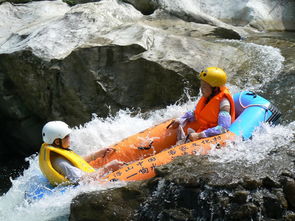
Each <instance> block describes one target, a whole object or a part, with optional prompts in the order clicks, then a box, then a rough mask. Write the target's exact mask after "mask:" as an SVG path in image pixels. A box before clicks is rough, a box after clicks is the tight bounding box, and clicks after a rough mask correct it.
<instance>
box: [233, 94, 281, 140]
mask: <svg viewBox="0 0 295 221" xmlns="http://www.w3.org/2000/svg"><path fill="white" fill-rule="evenodd" d="M233 98H234V102H235V109H236V120H235V121H234V122H233V123H232V125H231V126H230V128H229V131H231V132H233V133H235V134H237V135H238V136H242V137H243V139H249V138H250V137H251V136H252V133H253V131H254V130H255V128H256V127H258V126H260V124H261V123H262V122H269V123H271V124H277V123H278V119H279V117H280V116H281V113H280V112H279V111H278V109H277V108H276V107H275V106H273V105H272V104H271V103H270V102H269V101H268V100H266V99H264V98H263V97H261V96H259V95H257V94H255V93H254V92H251V91H244V92H241V93H237V94H234V96H233Z"/></svg>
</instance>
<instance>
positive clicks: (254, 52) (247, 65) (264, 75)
mask: <svg viewBox="0 0 295 221" xmlns="http://www.w3.org/2000/svg"><path fill="white" fill-rule="evenodd" d="M217 42H221V43H225V44H227V45H231V46H233V47H236V48H238V49H240V50H241V51H243V52H244V53H245V55H246V56H247V59H246V61H245V62H238V64H239V65H238V66H236V67H233V68H232V70H230V71H229V73H235V72H236V71H235V70H234V69H237V67H238V70H240V71H239V72H238V73H236V74H235V75H234V76H230V82H231V83H232V84H234V85H236V86H238V88H239V89H240V90H254V91H260V90H261V88H262V87H263V86H264V85H266V84H267V83H269V82H271V81H272V80H273V79H275V78H276V77H278V76H279V75H280V73H281V71H282V70H283V62H284V61H285V58H284V57H283V56H282V55H281V52H280V49H278V48H274V47H271V46H264V45H258V44H254V43H247V42H243V41H238V40H218V41H217ZM233 56H235V55H233ZM230 60H236V59H234V58H233V59H230ZM244 60H245V59H243V61H244Z"/></svg>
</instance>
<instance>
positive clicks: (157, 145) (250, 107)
mask: <svg viewBox="0 0 295 221" xmlns="http://www.w3.org/2000/svg"><path fill="white" fill-rule="evenodd" d="M233 97H234V102H235V109H236V120H235V121H234V122H233V123H232V125H231V126H230V128H229V131H228V132H226V133H224V134H220V135H218V136H214V137H209V138H204V139H201V140H197V141H194V142H190V143H186V144H182V145H178V146H175V144H176V141H177V129H167V127H168V125H169V124H170V123H171V122H172V120H169V121H166V122H164V123H162V124H159V125H157V126H154V127H152V128H149V129H147V130H145V131H143V132H141V133H138V134H135V135H133V136H131V137H129V138H126V139H125V140H123V141H121V142H119V143H118V144H116V145H114V146H112V148H114V149H115V150H116V151H115V152H113V153H112V154H111V155H110V156H107V157H105V158H102V159H97V160H95V161H93V162H91V163H90V164H91V165H92V166H93V167H94V168H99V167H101V166H103V165H104V164H106V163H108V162H110V161H112V160H120V161H123V162H126V163H128V164H129V165H127V166H125V167H123V168H121V169H119V170H117V171H115V172H113V173H111V174H109V175H108V176H106V177H105V178H106V180H122V181H134V180H145V179H149V178H152V177H153V176H155V170H154V168H155V167H157V166H160V165H163V164H167V163H169V162H171V161H172V160H173V159H174V158H175V157H177V156H182V155H187V154H207V153H208V151H210V150H211V149H212V148H214V147H218V148H219V147H222V146H225V145H226V142H227V141H232V140H234V139H235V137H237V136H240V137H242V138H243V139H249V138H251V136H252V133H253V131H254V130H255V128H256V127H258V126H260V124H261V123H262V122H268V123H270V124H276V123H277V122H278V119H279V118H280V116H281V113H280V112H279V111H278V110H277V108H276V107H275V106H273V105H272V104H271V103H270V102H269V101H268V100H266V99H264V98H263V97H261V96H259V95H257V94H255V93H254V92H251V91H245V92H241V93H237V94H235V95H234V96H233ZM186 129H187V128H184V130H186Z"/></svg>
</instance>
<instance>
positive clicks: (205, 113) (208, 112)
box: [185, 86, 235, 132]
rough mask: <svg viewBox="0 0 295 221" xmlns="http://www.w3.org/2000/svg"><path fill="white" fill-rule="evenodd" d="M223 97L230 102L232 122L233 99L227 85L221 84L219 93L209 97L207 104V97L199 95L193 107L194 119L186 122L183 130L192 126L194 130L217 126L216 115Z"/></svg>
mask: <svg viewBox="0 0 295 221" xmlns="http://www.w3.org/2000/svg"><path fill="white" fill-rule="evenodd" d="M223 98H227V99H228V100H229V102H230V116H231V122H233V121H234V120H235V104H234V100H233V98H232V96H231V94H230V92H229V90H228V89H227V87H225V86H223V87H220V93H218V94H217V95H215V96H214V97H213V98H211V100H210V101H209V102H208V103H207V104H206V101H207V98H205V97H201V99H200V101H199V102H198V103H197V105H196V108H195V119H196V120H195V121H193V122H190V123H188V124H187V125H186V126H185V131H187V128H192V129H194V130H195V131H196V132H201V131H203V130H206V129H208V128H211V127H215V126H217V125H218V115H219V112H220V102H221V101H222V99H223Z"/></svg>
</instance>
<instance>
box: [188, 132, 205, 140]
mask: <svg viewBox="0 0 295 221" xmlns="http://www.w3.org/2000/svg"><path fill="white" fill-rule="evenodd" d="M188 138H189V139H190V140H191V141H196V140H199V139H201V138H203V137H202V133H190V135H189V137H188Z"/></svg>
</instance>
